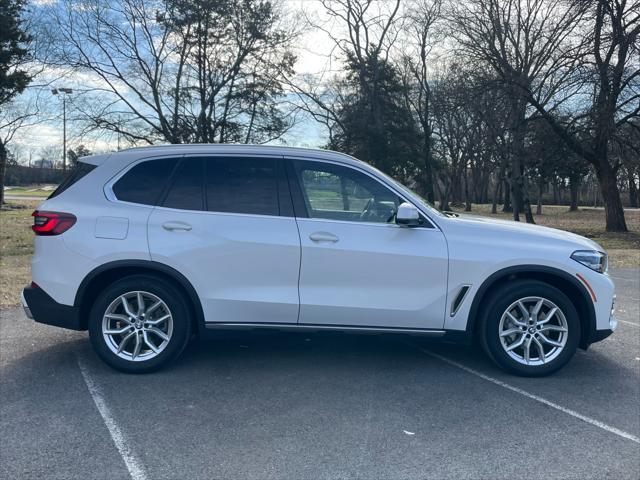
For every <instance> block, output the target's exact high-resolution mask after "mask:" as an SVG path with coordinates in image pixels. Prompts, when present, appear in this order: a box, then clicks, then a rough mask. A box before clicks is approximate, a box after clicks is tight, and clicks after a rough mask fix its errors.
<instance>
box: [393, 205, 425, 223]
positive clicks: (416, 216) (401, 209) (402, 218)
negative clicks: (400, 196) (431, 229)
mask: <svg viewBox="0 0 640 480" xmlns="http://www.w3.org/2000/svg"><path fill="white" fill-rule="evenodd" d="M396 223H397V224H398V225H402V226H404V227H417V226H418V225H420V212H418V209H417V208H416V207H415V206H414V205H411V204H410V203H407V202H404V203H401V204H400V205H399V206H398V212H397V213H396Z"/></svg>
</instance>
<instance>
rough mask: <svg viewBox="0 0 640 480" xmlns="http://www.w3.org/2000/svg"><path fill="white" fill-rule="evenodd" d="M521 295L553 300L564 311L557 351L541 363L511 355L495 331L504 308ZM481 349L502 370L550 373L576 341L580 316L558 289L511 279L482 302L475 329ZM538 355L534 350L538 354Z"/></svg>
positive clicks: (565, 359) (569, 353) (522, 373)
mask: <svg viewBox="0 0 640 480" xmlns="http://www.w3.org/2000/svg"><path fill="white" fill-rule="evenodd" d="M525 297H542V298H545V299H548V300H550V301H551V302H553V303H554V304H555V305H556V306H557V307H558V308H559V309H560V310H561V312H562V314H564V318H565V319H566V322H567V339H566V343H565V345H564V348H563V349H562V350H561V351H560V353H559V354H558V355H557V356H556V357H555V358H553V359H552V360H550V361H548V362H547V363H545V364H542V365H525V364H522V363H519V362H518V361H516V360H515V359H513V358H512V357H511V356H509V354H508V353H507V352H506V350H505V348H504V347H503V346H502V344H501V341H500V335H499V326H500V319H501V318H502V315H503V314H504V313H505V311H506V310H507V308H508V307H509V306H510V305H512V304H513V303H514V302H516V301H518V300H519V299H522V298H525ZM478 333H479V336H480V341H481V344H482V347H483V349H484V351H485V352H486V353H487V354H488V355H489V357H490V358H491V359H492V360H493V361H494V362H495V363H496V364H498V366H499V367H501V368H503V369H504V370H506V371H508V372H510V373H513V374H516V375H519V376H523V377H543V376H545V375H550V374H552V373H554V372H556V371H558V370H559V369H560V368H562V367H563V366H564V365H566V364H567V362H569V360H570V359H571V357H573V355H574V354H575V352H576V349H577V347H578V343H579V341H580V334H581V333H580V320H579V318H578V312H577V311H576V308H575V306H574V305H573V303H572V302H571V300H570V299H569V298H568V297H567V296H566V295H565V294H564V293H562V291H560V290H558V289H557V288H556V287H554V286H552V285H549V284H548V283H544V282H540V281H537V280H514V281H512V282H510V283H507V284H505V285H502V286H500V287H498V288H497V289H496V290H495V291H493V292H491V294H490V295H489V297H488V298H487V299H486V301H485V302H484V303H483V309H482V313H481V319H480V331H479V332H478ZM540 356H542V355H539V354H538V357H540Z"/></svg>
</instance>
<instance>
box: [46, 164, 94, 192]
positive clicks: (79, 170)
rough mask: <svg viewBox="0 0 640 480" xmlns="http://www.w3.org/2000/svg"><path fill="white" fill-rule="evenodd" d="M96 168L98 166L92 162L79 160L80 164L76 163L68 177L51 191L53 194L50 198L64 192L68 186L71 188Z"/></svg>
mask: <svg viewBox="0 0 640 480" xmlns="http://www.w3.org/2000/svg"><path fill="white" fill-rule="evenodd" d="M94 168H96V166H95V165H91V164H90V163H83V162H78V165H76V168H74V169H73V170H72V171H71V172H69V174H68V175H67V178H65V179H64V180H63V181H62V182H61V183H60V185H58V188H56V189H55V190H54V191H53V192H52V193H51V195H49V198H53V197H57V196H58V195H60V194H61V193H62V192H64V191H65V190H66V189H67V188H69V187H70V186H71V185H73V184H74V183H76V182H77V181H78V180H80V179H81V178H82V177H84V176H85V175H86V174H87V173H89V172H91V171H92V170H93V169H94Z"/></svg>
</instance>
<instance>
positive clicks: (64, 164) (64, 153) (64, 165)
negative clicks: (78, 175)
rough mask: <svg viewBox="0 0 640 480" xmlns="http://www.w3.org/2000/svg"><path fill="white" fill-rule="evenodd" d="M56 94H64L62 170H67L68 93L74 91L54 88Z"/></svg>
mask: <svg viewBox="0 0 640 480" xmlns="http://www.w3.org/2000/svg"><path fill="white" fill-rule="evenodd" d="M51 93H53V94H54V95H58V94H60V95H62V171H63V172H66V171H67V95H70V94H72V93H73V90H72V89H71V88H54V89H52V90H51Z"/></svg>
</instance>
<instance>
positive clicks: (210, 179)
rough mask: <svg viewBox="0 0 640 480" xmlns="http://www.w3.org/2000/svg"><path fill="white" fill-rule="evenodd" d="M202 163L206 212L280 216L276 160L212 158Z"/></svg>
mask: <svg viewBox="0 0 640 480" xmlns="http://www.w3.org/2000/svg"><path fill="white" fill-rule="evenodd" d="M205 162H206V165H205V170H206V196H207V209H208V210H209V211H211V212H229V213H250V214H257V215H279V214H280V212H279V207H278V178H277V174H276V159H272V158H244V157H228V158H222V157H221V158H218V157H213V158H207V159H206V161H205Z"/></svg>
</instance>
